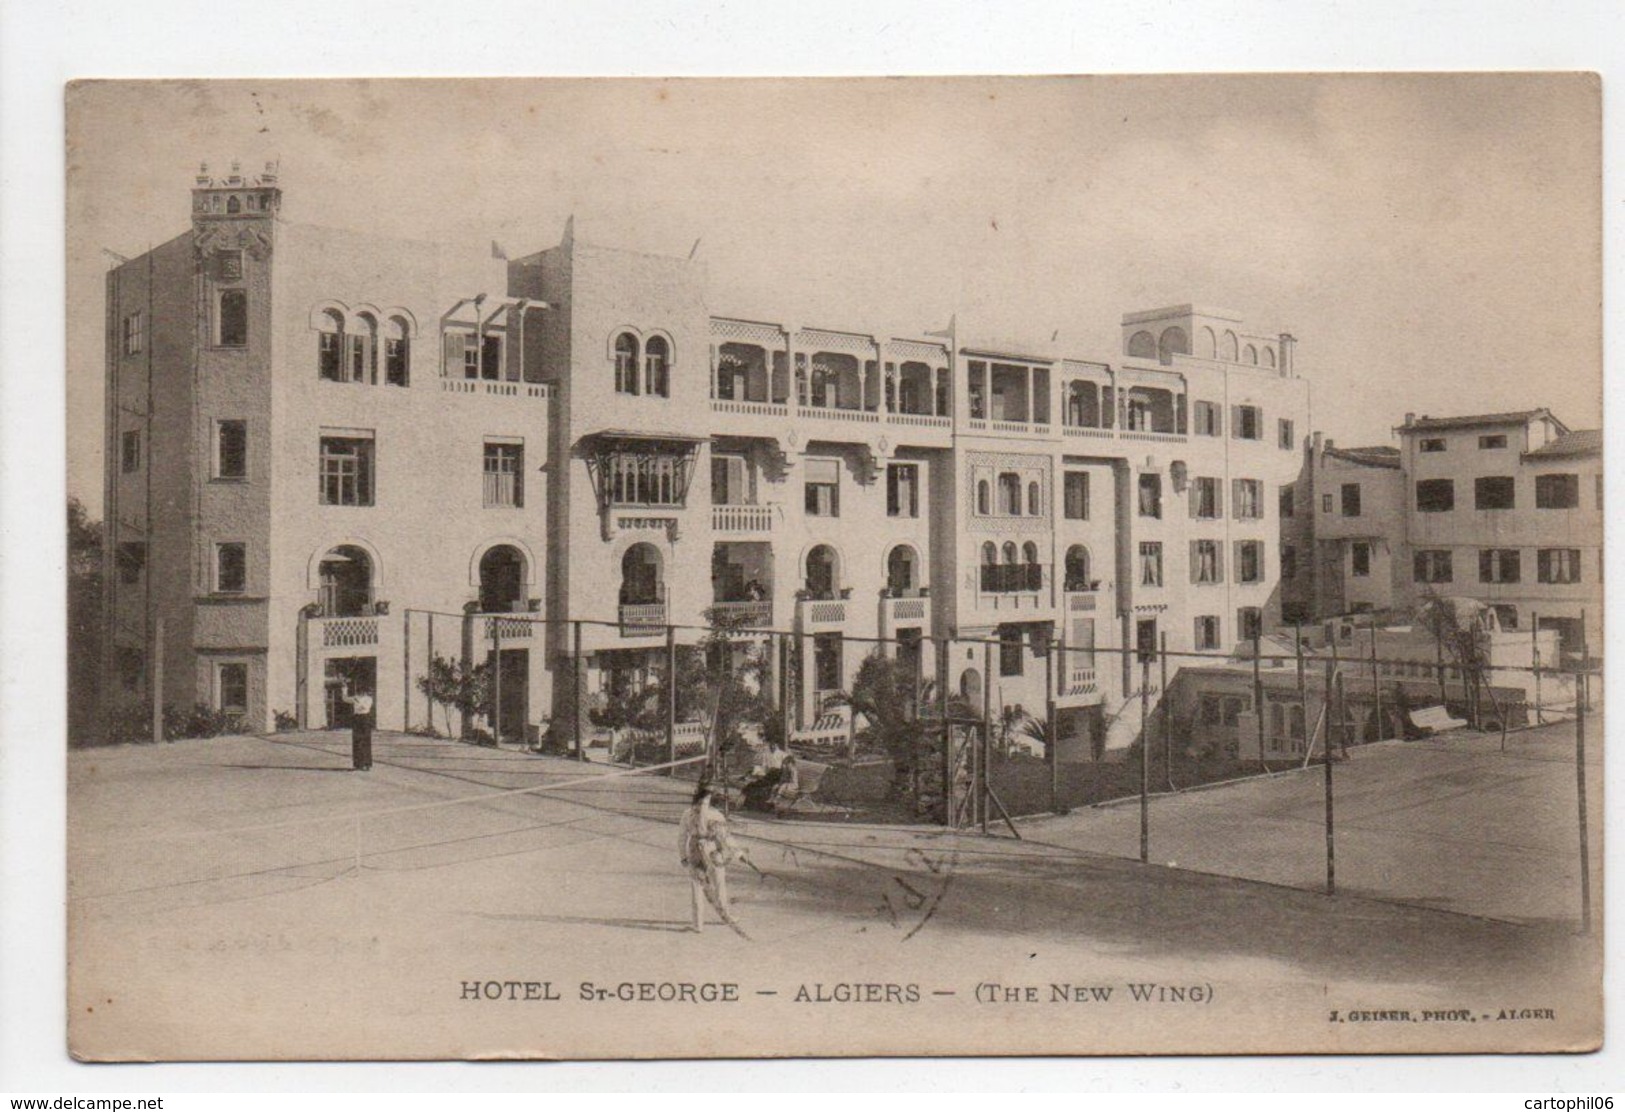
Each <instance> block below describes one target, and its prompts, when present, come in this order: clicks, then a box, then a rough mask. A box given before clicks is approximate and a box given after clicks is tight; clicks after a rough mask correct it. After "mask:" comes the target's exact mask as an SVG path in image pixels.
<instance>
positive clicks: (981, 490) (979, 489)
mask: <svg viewBox="0 0 1625 1112" xmlns="http://www.w3.org/2000/svg"><path fill="white" fill-rule="evenodd" d="M976 512H977V513H979V514H983V515H986V514H989V513H992V512H993V511H992V509H991V508H990V507H989V505H988V496H987V480H986V479H978V480H977V482H976Z"/></svg>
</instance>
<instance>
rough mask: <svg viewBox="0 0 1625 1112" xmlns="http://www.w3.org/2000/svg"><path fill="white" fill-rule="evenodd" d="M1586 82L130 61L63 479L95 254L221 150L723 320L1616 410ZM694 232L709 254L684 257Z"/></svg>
mask: <svg viewBox="0 0 1625 1112" xmlns="http://www.w3.org/2000/svg"><path fill="white" fill-rule="evenodd" d="M1598 96H1599V91H1598V85H1597V83H1596V81H1595V79H1594V78H1590V77H1586V76H1582V75H1566V76H1554V75H1533V74H1529V75H1517V74H1503V75H1450V76H1422V75H1409V76H1399V75H1356V76H1276V77H1256V76H1246V77H1218V76H1210V77H1192V76H1185V77H1162V78H1138V77H1096V78H1087V77H1084V78H1030V77H1029V78H1002V79H1001V78H956V79H943V78H909V79H862V80H853V79H824V80H816V79H804V80H794V81H769V80H743V79H733V80H727V79H722V80H668V81H637V80H591V79H588V80H547V81H532V80H501V81H483V82H473V81H463V82H458V81H398V80H397V81H390V80H383V81H327V82H279V81H244V82H163V83H159V82H125V83H118V82H112V83H90V84H83V85H79V86H77V87H75V88H74V89H73V90H71V91H70V94H69V98H68V124H69V145H68V257H67V266H68V285H69V291H68V292H69V306H68V337H67V338H68V391H67V405H68V427H69V451H68V491H69V493H70V494H71V495H75V496H77V497H79V498H80V499H81V500H83V501H84V502H85V503H86V504H87V505H88V506H90V507H92V509H93V512H99V507H100V504H101V491H100V484H101V466H102V454H101V453H102V442H101V431H100V426H101V421H102V365H103V364H102V360H103V352H102V342H103V336H102V295H103V284H102V283H103V275H104V274H105V271H106V269H107V266H108V265H109V257H108V256H107V255H106V254H105V253H104V249H105V250H107V251H112V252H116V253H118V254H120V255H124V256H133V255H136V254H139V253H140V252H142V251H144V250H145V249H147V247H148V246H150V245H155V244H158V243H161V242H163V241H165V240H167V239H169V238H171V237H173V236H175V235H177V234H180V233H181V232H183V231H185V230H186V228H187V222H188V206H189V203H190V198H189V190H190V188H191V184H192V178H193V175H194V174H195V173H196V172H197V168H198V164H199V162H200V161H205V160H206V161H208V162H209V164H210V167H211V170H212V171H213V172H215V173H223V172H225V170H226V168H227V166H228V165H229V163H230V162H231V160H232V159H234V158H236V159H240V160H241V162H242V164H243V167H244V170H245V172H249V173H252V172H254V171H256V170H257V169H258V168H260V167H261V166H262V165H263V164H264V163H265V162H266V161H267V160H276V161H277V162H278V163H279V167H280V173H281V184H282V188H283V209H282V214H283V217H284V218H285V219H287V220H289V221H293V222H299V223H310V224H320V225H325V226H329V227H338V228H349V229H354V230H357V231H366V232H373V233H379V234H384V235H392V236H400V237H405V238H413V239H428V240H436V241H443V242H449V243H466V244H469V245H472V246H483V245H485V244H487V243H488V242H490V241H493V240H494V241H496V242H498V243H500V244H501V245H502V247H503V248H504V249H505V250H506V251H507V252H508V253H509V254H510V255H513V256H517V255H520V254H524V253H529V252H531V251H535V250H539V249H541V248H544V247H548V246H552V245H553V244H555V243H557V242H558V240H559V238H560V236H561V234H562V231H563V227H564V224H565V221H566V220H567V219H568V218H570V217H571V216H574V218H575V221H576V234H577V236H578V237H579V238H581V239H585V240H587V241H589V242H593V243H599V244H603V245H607V246H615V247H625V248H630V249H634V250H642V251H652V252H657V253H663V254H676V255H687V254H688V253H689V252H690V251H691V250H695V251H696V253H697V257H698V258H700V259H702V260H704V262H705V263H706V266H707V270H708V274H709V278H710V281H709V287H708V289H709V298H708V300H709V303H710V307H711V310H712V311H713V312H717V313H724V314H730V315H740V316H750V317H761V318H766V319H771V320H781V321H789V322H795V323H801V324H806V325H820V326H825V327H835V328H850V329H855V330H860V331H869V330H886V331H889V332H892V333H894V334H911V333H912V334H918V333H921V332H925V331H929V330H934V329H940V328H943V327H944V326H945V325H946V324H947V323H948V320H949V318H950V316H952V315H956V314H957V316H958V320H959V322H960V333H961V337H962V338H964V337H966V336H967V335H975V336H979V337H982V338H985V339H992V338H999V339H1009V340H1017V341H1019V340H1021V339H1023V338H1026V339H1028V340H1031V341H1037V342H1040V343H1044V342H1047V341H1048V340H1049V338H1050V337H1051V336H1052V335H1055V336H1058V337H1059V342H1060V344H1061V345H1062V347H1063V349H1064V350H1065V351H1066V352H1067V353H1068V354H1072V355H1077V356H1081V357H1085V358H1107V359H1111V358H1115V357H1116V356H1117V355H1118V354H1119V352H1120V350H1121V341H1120V331H1119V321H1120V318H1121V316H1122V314H1123V313H1125V312H1132V311H1135V310H1139V309H1148V308H1156V307H1160V306H1164V305H1172V304H1182V303H1185V302H1193V303H1196V304H1198V305H1208V306H1218V307H1221V308H1226V309H1231V310H1234V311H1236V312H1238V313H1239V314H1240V315H1241V316H1242V317H1243V318H1244V320H1245V321H1246V322H1247V323H1248V325H1249V326H1250V327H1254V328H1256V329H1257V330H1259V331H1261V332H1266V333H1271V334H1273V333H1274V332H1277V331H1288V332H1291V333H1292V334H1293V335H1294V336H1296V337H1297V338H1298V346H1297V351H1296V358H1297V368H1298V372H1299V374H1301V375H1302V376H1304V377H1305V378H1307V379H1309V380H1310V382H1311V390H1312V405H1313V427H1314V428H1315V429H1316V430H1318V431H1321V432H1323V433H1324V434H1325V435H1327V436H1330V437H1332V438H1333V439H1335V440H1336V441H1337V442H1338V443H1339V444H1349V445H1352V444H1377V443H1388V442H1390V440H1391V432H1390V430H1391V428H1392V426H1393V425H1395V424H1398V423H1400V422H1401V421H1402V420H1403V419H1404V415H1405V413H1406V412H1407V411H1414V412H1416V413H1431V414H1434V415H1442V414H1456V413H1464V412H1487V411H1497V410H1504V409H1521V408H1533V407H1536V406H1548V407H1550V408H1551V409H1552V410H1553V411H1554V412H1555V413H1556V414H1557V415H1558V416H1559V417H1560V418H1561V419H1562V420H1564V421H1566V422H1567V423H1568V424H1569V425H1570V426H1572V427H1576V428H1580V427H1594V426H1596V425H1598V424H1600V422H1601V268H1602V260H1601V241H1600V226H1601V214H1600V177H1599V173H1600V152H1599V147H1600V130H1599V111H1600V106H1599V100H1598ZM696 242H697V244H698V246H697V247H696Z"/></svg>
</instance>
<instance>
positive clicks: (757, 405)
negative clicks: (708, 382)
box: [711, 398, 790, 417]
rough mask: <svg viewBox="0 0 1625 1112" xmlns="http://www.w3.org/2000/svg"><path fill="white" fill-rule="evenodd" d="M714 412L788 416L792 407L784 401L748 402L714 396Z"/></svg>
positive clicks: (748, 415) (752, 415)
mask: <svg viewBox="0 0 1625 1112" xmlns="http://www.w3.org/2000/svg"><path fill="white" fill-rule="evenodd" d="M711 412H712V413H732V414H738V415H740V416H744V417H788V416H790V407H789V405H788V404H786V403H784V402H747V401H739V400H736V399H734V398H712V399H711Z"/></svg>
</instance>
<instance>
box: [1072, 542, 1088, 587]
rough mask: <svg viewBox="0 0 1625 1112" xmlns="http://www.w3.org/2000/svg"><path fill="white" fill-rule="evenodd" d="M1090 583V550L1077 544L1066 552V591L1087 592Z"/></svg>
mask: <svg viewBox="0 0 1625 1112" xmlns="http://www.w3.org/2000/svg"><path fill="white" fill-rule="evenodd" d="M1089 582H1090V581H1089V550H1088V549H1087V548H1085V547H1084V546H1083V545H1081V544H1075V545H1073V546H1072V547H1071V548H1069V549H1067V550H1066V589H1067V590H1069V591H1087V590H1089V589H1090V587H1089Z"/></svg>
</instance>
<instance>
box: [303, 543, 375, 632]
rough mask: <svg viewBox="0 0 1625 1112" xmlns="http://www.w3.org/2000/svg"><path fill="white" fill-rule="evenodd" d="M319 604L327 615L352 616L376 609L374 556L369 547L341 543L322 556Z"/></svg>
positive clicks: (324, 614) (323, 615) (319, 572)
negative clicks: (373, 605) (373, 588)
mask: <svg viewBox="0 0 1625 1112" xmlns="http://www.w3.org/2000/svg"><path fill="white" fill-rule="evenodd" d="M317 571H318V574H319V575H320V577H321V587H320V588H319V589H318V593H317V605H318V606H319V607H320V608H321V615H322V617H324V618H348V617H356V616H359V615H362V614H368V613H371V611H372V557H371V556H368V555H367V552H366V550H365V549H362V548H358V547H356V546H355V545H353V544H341V545H339V546H338V547H337V548H335V549H332V550H331V551H329V552H328V554H327V555H326V556H323V557H322V562H321V565H320V566H319V567H318V569H317Z"/></svg>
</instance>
